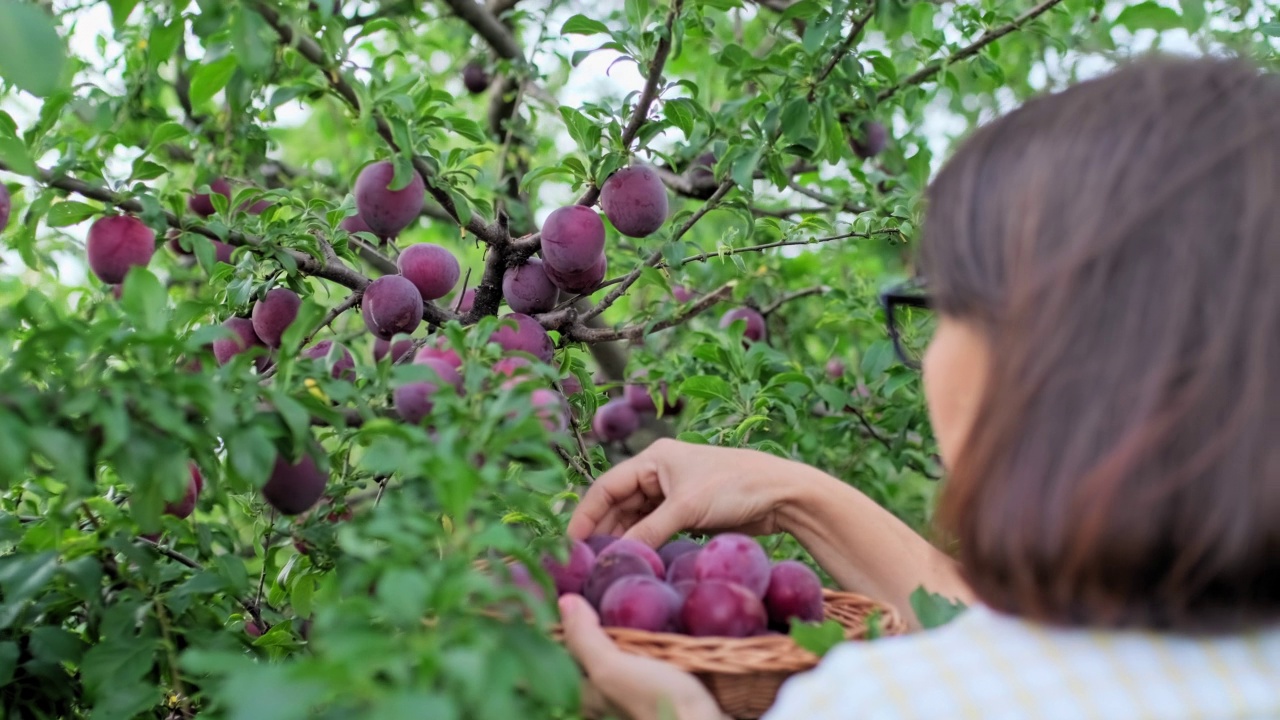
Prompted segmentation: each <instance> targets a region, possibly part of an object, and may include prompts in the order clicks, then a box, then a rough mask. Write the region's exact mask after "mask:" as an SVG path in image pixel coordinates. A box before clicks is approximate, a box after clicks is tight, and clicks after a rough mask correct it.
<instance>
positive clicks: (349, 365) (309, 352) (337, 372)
mask: <svg viewBox="0 0 1280 720" xmlns="http://www.w3.org/2000/svg"><path fill="white" fill-rule="evenodd" d="M332 347H333V341H332V340H321V341H320V342H318V343H316V344H315V345H312V346H310V347H308V348H306V349H304V350H303V351H302V353H301V355H302V357H304V358H307V359H309V360H324V359H325V358H327V357H329V350H330V348H332ZM330 374H331V376H332V377H333V379H334V380H338V379H342V380H346V381H347V382H354V381H355V379H356V359H355V358H353V357H352V356H351V351H350V350H347V349H346V348H345V347H343V346H342V345H338V359H337V360H334V361H333V369H332V370H331V371H330Z"/></svg>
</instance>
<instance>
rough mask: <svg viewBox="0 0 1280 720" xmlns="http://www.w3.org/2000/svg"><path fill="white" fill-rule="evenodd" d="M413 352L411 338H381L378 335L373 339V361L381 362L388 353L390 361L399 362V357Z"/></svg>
mask: <svg viewBox="0 0 1280 720" xmlns="http://www.w3.org/2000/svg"><path fill="white" fill-rule="evenodd" d="M411 352H413V338H407V337H406V338H400V339H399V340H395V341H392V340H383V339H382V338H380V337H375V338H374V339H373V361H374V362H382V358H384V357H387V356H388V355H390V357H391V362H392V363H398V362H400V358H402V357H404V356H405V355H408V354H409V353H411Z"/></svg>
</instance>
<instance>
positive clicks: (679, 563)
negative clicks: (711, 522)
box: [666, 548, 702, 585]
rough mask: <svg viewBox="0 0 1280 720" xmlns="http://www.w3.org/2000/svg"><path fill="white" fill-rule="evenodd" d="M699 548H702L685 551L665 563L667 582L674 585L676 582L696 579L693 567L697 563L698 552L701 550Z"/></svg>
mask: <svg viewBox="0 0 1280 720" xmlns="http://www.w3.org/2000/svg"><path fill="white" fill-rule="evenodd" d="M701 550H702V549H701V548H699V549H698V550H697V551H695V552H691V553H685V554H684V555H679V556H677V557H675V558H672V560H671V562H670V563H668V565H667V576H666V577H667V582H669V583H671V584H672V585H674V584H676V583H678V582H684V581H685V580H694V581H696V580H697V579H698V576H697V574H696V573H695V572H694V569H695V568H696V567H697V565H698V553H699V552H701Z"/></svg>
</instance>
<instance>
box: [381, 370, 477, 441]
mask: <svg viewBox="0 0 1280 720" xmlns="http://www.w3.org/2000/svg"><path fill="white" fill-rule="evenodd" d="M413 362H414V364H415V365H425V366H427V367H429V368H431V369H432V370H433V371H435V374H436V376H437V379H435V380H420V381H417V382H410V383H405V384H404V385H401V386H400V387H398V388H396V390H395V393H394V394H393V396H392V400H393V402H394V404H395V408H396V413H397V414H398V415H399V416H400V419H401V420H404V421H405V422H407V423H410V424H412V425H417V424H419V423H421V422H422V419H423V418H425V417H426V416H428V415H430V414H431V410H432V409H434V408H435V401H434V397H435V395H436V393H438V392H439V391H440V389H441V388H443V387H444V386H445V385H452V386H453V387H454V390H455V391H458V392H461V390H462V376H461V375H459V374H458V371H457V370H455V369H454V368H453V365H451V364H450V363H449V362H448V361H447V360H443V359H441V358H423V359H422V360H419V359H417V358H414V361H413Z"/></svg>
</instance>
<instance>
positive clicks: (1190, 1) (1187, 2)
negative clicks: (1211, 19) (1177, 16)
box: [1178, 0, 1205, 33]
mask: <svg viewBox="0 0 1280 720" xmlns="http://www.w3.org/2000/svg"><path fill="white" fill-rule="evenodd" d="M1178 5H1179V6H1180V7H1181V8H1182V24H1183V27H1185V28H1186V29H1187V32H1191V33H1194V32H1196V31H1198V30H1199V29H1200V28H1201V27H1203V26H1204V20H1205V10H1204V0H1179V2H1178Z"/></svg>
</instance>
